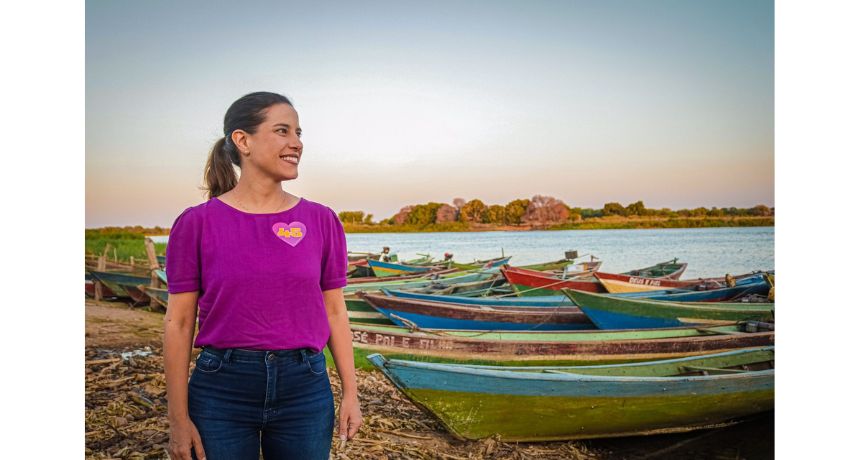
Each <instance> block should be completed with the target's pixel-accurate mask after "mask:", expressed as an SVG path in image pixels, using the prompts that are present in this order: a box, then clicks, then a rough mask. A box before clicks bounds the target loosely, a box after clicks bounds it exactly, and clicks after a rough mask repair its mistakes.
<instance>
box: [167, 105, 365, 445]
mask: <svg viewBox="0 0 860 460" xmlns="http://www.w3.org/2000/svg"><path fill="white" fill-rule="evenodd" d="M224 136H225V137H224V138H223V139H220V140H218V141H217V142H216V143H215V146H214V147H213V148H212V151H211V152H210V154H209V160H208V162H207V164H206V171H205V179H206V183H207V188H208V191H209V200H208V201H206V202H205V203H202V204H200V205H197V206H194V207H191V208H188V209H186V210H185V211H184V212H183V213H182V214H180V215H179V217H178V218H177V219H176V221H175V222H174V224H173V227H172V228H171V232H170V240H169V243H168V246H167V263H166V267H167V277H168V280H169V284H168V291H169V293H170V295H169V298H168V307H167V315H166V316H165V327H164V370H165V376H166V380H167V398H168V419H169V422H170V445H169V448H168V450H169V452H170V455H171V458H173V459H191V458H197V459H203V458H208V459H209V460H218V459H230V460H234V459H253V460H257V459H258V458H259V455H260V451H261V449H262V453H263V456H264V458H267V459H292V458H295V459H327V458H328V457H329V450H330V446H331V439H332V431H333V425H334V403H333V398H332V392H331V386H330V383H329V379H328V374H327V373H326V366H325V356H324V355H323V353H322V349H323V347H324V346H325V345H326V344H328V347H329V350H330V351H331V353H332V356H333V357H334V362H335V365H336V366H337V370H338V374H339V375H340V378H341V381H342V389H343V399H342V401H341V405H340V414H339V418H338V434H339V436H340V439H341V441H342V442H343V441H345V440H346V439H350V438H352V437H353V436H354V435H355V433H356V432H357V431H358V428H359V427H360V426H361V411H360V409H359V404H358V394H357V388H356V382H355V368H354V363H353V354H352V341H351V333H350V330H349V320H348V318H347V312H346V305H345V302H344V298H343V291H342V289H341V288H342V287H344V286H345V285H346V269H347V256H346V239H345V237H344V233H343V227H342V226H341V224H340V221H339V220H338V218H337V216H336V215H335V214H334V212H333V211H332V210H331V209H329V208H327V207H325V206H323V205H321V204H317V203H314V202H312V201H308V200H306V199H304V198H299V197H296V196H294V195H291V194H289V193H286V192H285V191H284V190H283V189H282V188H281V182H283V181H285V180H291V179H295V178H296V177H298V165H299V162H300V161H301V158H302V147H303V146H302V142H301V139H300V137H301V128H300V127H299V119H298V114H297V113H296V110H295V109H294V108H293V105H292V103H291V102H290V101H289V100H288V99H287V98H286V97H284V96H281V95H279V94H274V93H267V92H258V93H252V94H248V95H246V96H244V97H242V98H240V99H239V100H237V101H236V102H234V103H233V104H232V105H231V106H230V108H229V109H228V110H227V114H226V115H225V116H224ZM233 165H236V166H238V167H239V168H241V171H242V174H241V177H240V178H239V179H238V180H237V179H236V174H235V172H234V169H233ZM198 304H199V315H198V310H197V308H198ZM195 319H198V320H199V324H198V333H197V337H196V338H195V340H194V346H195V347H202V348H203V350H202V351H201V353H200V355H199V356H198V358H197V362H196V367H195V369H194V372H193V374H192V375H191V379H190V380H189V379H188V362H189V360H190V358H191V345H192V337H193V336H194V327H195Z"/></svg>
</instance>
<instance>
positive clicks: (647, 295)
mask: <svg viewBox="0 0 860 460" xmlns="http://www.w3.org/2000/svg"><path fill="white" fill-rule="evenodd" d="M696 287H699V286H698V285H696ZM770 287H771V286H770V284H769V283H768V282H767V280H765V279H764V276H763V275H761V274H759V275H756V276H753V277H749V278H745V279H741V280H738V281H737V284H736V285H735V286H733V287H721V288H716V289H705V290H690V289H670V290H663V291H640V292H630V293H622V294H613V295H615V296H618V297H623V298H626V299H630V298H637V299H650V300H667V301H671V302H725V301H728V300H732V299H736V298H740V297H743V296H748V295H753V294H757V295H767V293H768V291H769V290H770Z"/></svg>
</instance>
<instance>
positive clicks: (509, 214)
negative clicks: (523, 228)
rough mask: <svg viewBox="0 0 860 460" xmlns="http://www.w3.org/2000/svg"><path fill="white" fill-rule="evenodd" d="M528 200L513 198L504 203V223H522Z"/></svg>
mask: <svg viewBox="0 0 860 460" xmlns="http://www.w3.org/2000/svg"><path fill="white" fill-rule="evenodd" d="M529 203H530V200H526V199H522V200H513V201H511V202H510V203H508V204H506V205H505V223H506V224H508V225H519V224H521V223H523V216H525V215H526V209H528V207H529Z"/></svg>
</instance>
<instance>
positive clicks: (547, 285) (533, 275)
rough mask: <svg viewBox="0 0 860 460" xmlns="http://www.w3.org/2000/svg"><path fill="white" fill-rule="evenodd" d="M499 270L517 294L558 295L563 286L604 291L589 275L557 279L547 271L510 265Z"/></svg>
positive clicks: (580, 289)
mask: <svg viewBox="0 0 860 460" xmlns="http://www.w3.org/2000/svg"><path fill="white" fill-rule="evenodd" d="M501 272H502V276H504V277H505V279H506V280H508V283H510V284H511V286H512V287H513V288H514V291H516V292H517V295H519V296H551V295H558V294H559V290H560V289H561V288H563V287H564V288H568V289H576V290H579V291H587V292H606V289H604V288H603V285H601V284H600V282H599V281H597V280H596V279H595V278H593V277H592V276H591V275H588V276H587V277H584V278H572V279H559V278H557V277H555V276H553V275H551V274H549V273H543V272H539V271H535V270H528V269H525V268H519V267H511V266H504V267H502V269H501Z"/></svg>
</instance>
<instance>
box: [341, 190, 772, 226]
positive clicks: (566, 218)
mask: <svg viewBox="0 0 860 460" xmlns="http://www.w3.org/2000/svg"><path fill="white" fill-rule="evenodd" d="M773 215H774V208H771V207H768V206H766V205H763V204H760V205H757V206H754V207H752V208H736V207H730V208H717V207H712V208H710V209H709V208H705V207H699V208H695V209H678V210H672V209H669V208H661V209H649V208H647V207H646V206H645V204H644V203H643V202H642V201H641V200H640V201H637V202H635V203H630V204H628V205H627V206H623V205H622V204H621V203H617V202H610V203H606V204H604V205H603V207H602V208H599V209H591V208H582V207H571V206H568V205H567V204H566V203H564V202H563V201H562V200H559V199H558V198H554V197H551V196H545V195H535V196H533V197H532V198H531V199H517V200H513V201H511V202H509V203H508V204H505V205H500V204H491V205H487V204H485V203H484V202H483V201H481V200H479V199H473V200H470V201H466V200H464V199H462V198H455V199H454V200H453V202H452V203H451V204H447V203H435V202H430V203H424V204H414V205H409V206H404V207H403V208H401V209H400V211H398V212H397V214H395V215H393V216H391V217H389V218H387V219H381V220H379V221H377V222H374V220H373V214H365V213H364V212H363V211H343V212H340V213H338V217H339V218H340V220H341V222H343V223H345V224H346V223H350V224H363V225H409V226H416V227H424V226H428V225H433V224H448V223H475V224H478V223H480V224H496V225H532V226H536V225H537V226H546V225H558V224H566V223H577V222H582V221H584V220H585V219H593V218H600V217H610V216H618V217H627V218H637V217H663V218H691V217H693V218H695V217H717V218H726V217H768V216H773Z"/></svg>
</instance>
